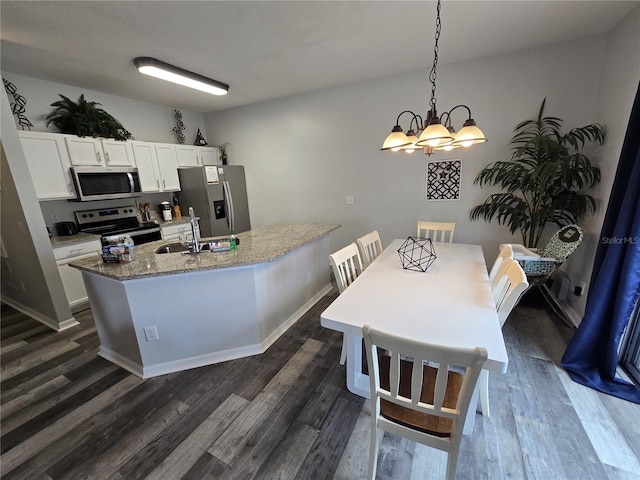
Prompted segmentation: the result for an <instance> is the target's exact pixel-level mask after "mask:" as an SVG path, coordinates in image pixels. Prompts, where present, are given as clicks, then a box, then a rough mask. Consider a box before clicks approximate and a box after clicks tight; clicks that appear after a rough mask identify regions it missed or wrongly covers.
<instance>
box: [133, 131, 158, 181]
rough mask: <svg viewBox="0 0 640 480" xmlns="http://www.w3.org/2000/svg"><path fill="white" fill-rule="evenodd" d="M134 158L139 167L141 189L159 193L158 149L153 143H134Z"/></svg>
mask: <svg viewBox="0 0 640 480" xmlns="http://www.w3.org/2000/svg"><path fill="white" fill-rule="evenodd" d="M131 148H132V149H133V157H134V159H135V161H136V167H138V175H139V176H140V188H141V189H142V191H143V192H159V191H160V180H159V174H158V160H157V158H156V147H155V145H154V144H153V143H149V142H139V141H132V142H131Z"/></svg>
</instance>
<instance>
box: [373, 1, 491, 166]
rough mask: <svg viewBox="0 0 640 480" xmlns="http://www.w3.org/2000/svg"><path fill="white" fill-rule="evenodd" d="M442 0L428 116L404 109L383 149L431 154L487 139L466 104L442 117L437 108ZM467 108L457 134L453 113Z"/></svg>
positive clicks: (438, 16) (438, 8) (434, 50)
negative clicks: (405, 120)
mask: <svg viewBox="0 0 640 480" xmlns="http://www.w3.org/2000/svg"><path fill="white" fill-rule="evenodd" d="M440 30H441V22H440V0H438V6H437V16H436V42H435V46H434V48H433V53H434V57H433V66H432V67H431V73H429V80H430V81H431V100H429V111H428V112H427V115H426V117H425V119H424V120H423V118H422V117H421V116H420V115H418V114H416V113H414V112H412V111H411V110H404V111H402V112H400V114H399V115H398V118H397V119H396V125H395V126H394V127H393V130H391V133H390V134H389V136H388V137H387V138H386V140H385V141H384V143H383V144H382V148H381V149H380V150H391V151H392V152H406V153H413V152H414V151H416V150H418V149H423V150H424V153H425V154H427V155H431V154H432V153H433V152H434V151H436V150H444V151H450V150H453V149H455V148H460V147H470V146H471V145H475V144H477V143H484V142H486V141H487V139H486V137H485V136H484V133H482V131H481V130H480V129H479V128H478V127H477V126H476V122H475V120H474V119H473V118H471V109H470V108H469V107H467V106H466V105H456V106H455V107H453V108H452V109H451V110H449V111H448V112H445V113H443V114H442V116H441V117H438V111H437V110H436V68H437V66H438V40H439V39H440ZM459 108H460V109H466V110H467V114H468V118H467V120H466V121H465V122H464V124H463V125H462V128H461V129H460V130H459V131H458V132H457V133H456V131H455V129H454V128H453V126H452V125H451V114H452V113H453V111H454V110H456V109H459ZM404 114H408V115H409V116H410V117H411V120H410V123H409V129H408V130H407V133H406V134H405V133H404V132H403V131H402V127H401V126H400V117H402V116H403V115H404Z"/></svg>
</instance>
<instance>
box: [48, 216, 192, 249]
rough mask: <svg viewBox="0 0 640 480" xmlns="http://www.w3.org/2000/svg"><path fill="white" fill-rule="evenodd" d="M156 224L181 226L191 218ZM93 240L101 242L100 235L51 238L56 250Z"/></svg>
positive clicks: (160, 225)
mask: <svg viewBox="0 0 640 480" xmlns="http://www.w3.org/2000/svg"><path fill="white" fill-rule="evenodd" d="M196 219H198V220H199V219H200V218H199V217H196ZM156 223H157V224H158V226H159V227H160V228H162V227H169V226H171V225H180V224H182V223H189V217H188V216H187V217H185V216H184V215H183V216H182V218H181V219H180V220H176V219H173V220H169V221H166V222H165V221H164V220H158V221H157V222H156ZM92 240H100V235H96V234H93V233H82V232H80V233H77V234H76V235H68V236H59V235H53V236H51V246H52V247H53V248H56V247H62V246H66V245H73V244H76V243H83V242H90V241H92Z"/></svg>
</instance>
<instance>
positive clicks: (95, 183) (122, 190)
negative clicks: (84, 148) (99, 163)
mask: <svg viewBox="0 0 640 480" xmlns="http://www.w3.org/2000/svg"><path fill="white" fill-rule="evenodd" d="M71 178H72V179H73V184H74V185H75V187H76V193H77V194H78V198H77V200H78V201H81V202H86V201H90V200H110V199H112V198H130V197H139V196H141V195H142V189H141V188H140V175H139V174H138V169H137V168H135V167H71Z"/></svg>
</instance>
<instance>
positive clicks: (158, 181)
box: [156, 179, 160, 188]
mask: <svg viewBox="0 0 640 480" xmlns="http://www.w3.org/2000/svg"><path fill="white" fill-rule="evenodd" d="M156 187H158V188H160V180H158V179H156Z"/></svg>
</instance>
